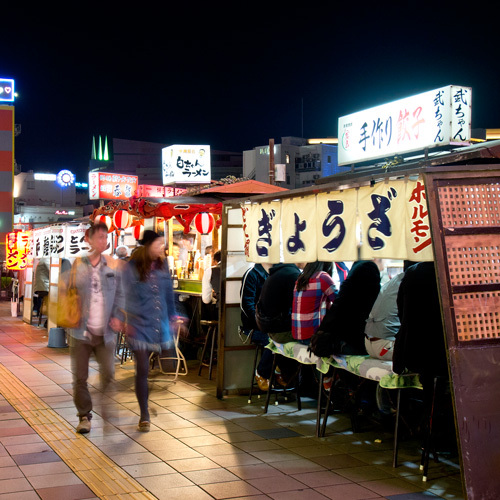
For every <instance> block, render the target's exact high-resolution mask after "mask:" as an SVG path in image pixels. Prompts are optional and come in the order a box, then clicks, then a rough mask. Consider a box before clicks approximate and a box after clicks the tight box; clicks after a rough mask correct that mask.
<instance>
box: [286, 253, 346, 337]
mask: <svg viewBox="0 0 500 500" xmlns="http://www.w3.org/2000/svg"><path fill="white" fill-rule="evenodd" d="M332 269H333V265H332V264H331V263H327V262H311V263H309V264H307V265H306V267H305V268H304V272H303V274H302V275H301V276H300V277H299V279H298V280H297V282H296V283H295V288H294V292H293V307H292V336H293V338H294V339H296V340H298V341H300V342H303V343H309V340H310V338H311V337H312V336H313V334H314V333H315V332H316V330H317V329H318V327H319V325H320V324H321V321H322V320H323V318H324V316H325V314H326V311H327V310H328V309H329V308H330V306H331V304H332V303H333V302H334V300H335V297H336V296H337V290H336V288H335V284H334V282H333V279H332V277H331V272H332Z"/></svg>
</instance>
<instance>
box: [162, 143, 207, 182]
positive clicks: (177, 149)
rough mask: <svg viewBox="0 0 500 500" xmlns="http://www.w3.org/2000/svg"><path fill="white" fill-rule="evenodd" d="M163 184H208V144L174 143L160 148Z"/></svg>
mask: <svg viewBox="0 0 500 500" xmlns="http://www.w3.org/2000/svg"><path fill="white" fill-rule="evenodd" d="M161 163H162V172H163V184H164V185H168V184H175V183H179V184H209V183H210V180H211V166H210V165H211V163H210V146H188V145H179V144H175V145H173V146H169V147H167V148H163V149H162V160H161Z"/></svg>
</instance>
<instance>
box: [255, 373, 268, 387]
mask: <svg viewBox="0 0 500 500" xmlns="http://www.w3.org/2000/svg"><path fill="white" fill-rule="evenodd" d="M255 381H256V382H257V385H258V386H259V389H260V390H261V391H263V392H267V391H268V390H269V380H268V379H267V378H264V377H261V376H260V375H259V374H258V373H257V372H255Z"/></svg>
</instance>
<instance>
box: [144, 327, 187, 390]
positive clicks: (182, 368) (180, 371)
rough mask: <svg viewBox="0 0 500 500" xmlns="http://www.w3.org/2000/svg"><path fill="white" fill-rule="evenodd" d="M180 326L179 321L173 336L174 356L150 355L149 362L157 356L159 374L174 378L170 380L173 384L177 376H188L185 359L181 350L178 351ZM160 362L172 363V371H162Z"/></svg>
mask: <svg viewBox="0 0 500 500" xmlns="http://www.w3.org/2000/svg"><path fill="white" fill-rule="evenodd" d="M181 326H182V321H179V322H178V328H177V333H175V334H174V354H175V356H162V355H160V354H158V353H152V354H151V357H150V360H152V359H153V357H154V356H155V355H156V356H158V365H159V367H160V372H161V373H162V374H163V375H173V376H174V378H173V379H172V382H175V381H176V380H177V377H178V376H179V375H187V374H188V367H187V362H186V358H185V357H184V354H182V352H181V350H180V349H179V337H180V331H181ZM162 361H163V362H168V361H173V362H174V363H175V369H174V371H166V370H164V368H163V365H162Z"/></svg>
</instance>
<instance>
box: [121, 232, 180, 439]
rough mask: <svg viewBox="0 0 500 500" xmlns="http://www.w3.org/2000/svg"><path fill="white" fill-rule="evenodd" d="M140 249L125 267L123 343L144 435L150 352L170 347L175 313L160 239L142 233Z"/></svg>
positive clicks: (146, 415) (151, 233)
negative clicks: (130, 361) (130, 360)
mask: <svg viewBox="0 0 500 500" xmlns="http://www.w3.org/2000/svg"><path fill="white" fill-rule="evenodd" d="M139 243H141V245H142V246H141V247H139V248H138V249H137V250H135V251H134V253H133V254H132V256H131V258H130V261H129V262H128V263H127V265H126V268H125V271H124V273H125V277H124V278H125V279H124V286H125V293H126V313H127V327H126V333H127V342H128V344H129V346H130V348H131V350H132V352H133V354H134V360H135V393H136V396H137V401H138V403H139V408H140V412H141V415H140V418H139V425H138V430H139V431H141V432H148V431H149V429H150V426H151V420H150V415H149V408H148V398H149V389H148V371H149V358H150V355H151V353H152V352H161V351H163V350H166V349H168V348H171V347H172V342H173V335H174V322H175V321H176V320H178V319H180V318H179V317H178V316H177V315H176V314H177V313H176V309H175V301H174V292H173V288H172V281H171V278H170V273H169V271H168V265H167V262H166V261H165V260H164V259H163V256H164V254H165V252H164V244H163V238H162V237H160V236H159V235H158V234H157V233H155V232H154V231H150V230H146V231H144V236H143V239H142V240H141V241H140V242H139Z"/></svg>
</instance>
